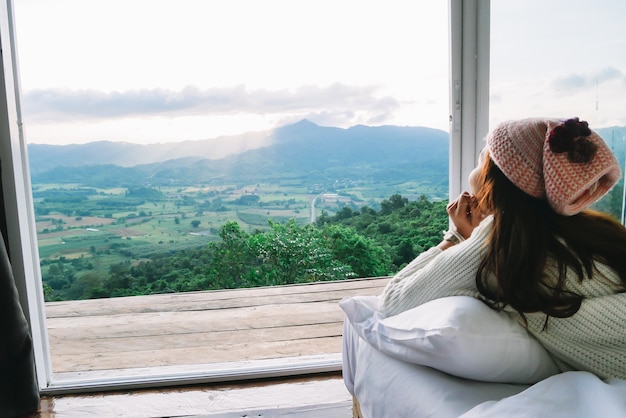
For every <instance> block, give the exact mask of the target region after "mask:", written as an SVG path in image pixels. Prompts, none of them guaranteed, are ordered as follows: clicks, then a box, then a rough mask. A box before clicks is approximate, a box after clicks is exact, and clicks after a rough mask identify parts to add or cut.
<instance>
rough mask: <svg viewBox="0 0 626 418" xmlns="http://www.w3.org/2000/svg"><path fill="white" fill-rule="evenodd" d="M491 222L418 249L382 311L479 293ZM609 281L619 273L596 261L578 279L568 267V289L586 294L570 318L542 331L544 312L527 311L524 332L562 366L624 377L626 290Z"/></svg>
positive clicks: (390, 286)
mask: <svg viewBox="0 0 626 418" xmlns="http://www.w3.org/2000/svg"><path fill="white" fill-rule="evenodd" d="M492 221H493V219H492V218H491V217H488V218H487V219H485V220H484V221H483V222H482V223H481V224H480V225H479V226H478V227H477V228H476V229H475V230H474V232H473V233H472V236H471V237H470V238H469V239H467V240H466V241H464V242H462V243H460V244H458V245H455V246H453V247H451V248H449V249H447V250H445V251H442V250H440V249H439V248H437V247H433V248H431V249H429V250H428V251H426V252H424V253H422V254H420V255H419V256H418V257H417V258H416V259H415V260H413V261H412V262H411V263H410V264H409V265H408V266H406V267H405V268H404V269H402V270H401V271H400V272H398V273H397V274H396V275H395V276H394V277H393V279H392V280H391V281H390V282H389V283H388V284H387V287H386V288H385V290H384V291H383V294H382V296H381V307H380V308H381V311H382V312H383V313H384V314H385V315H386V316H391V315H395V314H397V313H400V312H402V311H405V310H408V309H411V308H414V307H416V306H418V305H421V304H423V303H425V302H428V301H430V300H433V299H437V298H442V297H446V296H458V295H467V296H474V297H478V296H479V295H480V294H479V292H478V289H477V288H476V272H477V270H478V265H479V264H480V261H481V260H482V258H483V257H484V256H485V251H486V249H485V243H486V239H487V236H488V235H489V232H490V231H491V227H492ZM625 257H626V255H625ZM544 274H546V276H547V277H550V276H553V277H556V276H557V274H558V272H557V270H556V268H555V267H554V266H552V265H550V263H548V267H547V268H546V270H545V272H544ZM612 283H620V279H619V277H618V276H617V275H616V274H615V273H614V272H613V270H612V269H610V268H608V267H607V266H605V265H602V264H599V263H596V271H595V274H594V277H593V278H592V279H591V280H583V281H582V283H581V282H579V281H578V278H577V276H576V274H575V273H573V272H569V271H568V281H567V288H568V289H569V290H572V291H574V292H576V293H578V294H580V295H583V296H585V299H584V300H583V302H582V306H581V308H580V310H579V311H578V312H577V313H576V314H575V315H573V316H572V317H569V318H565V319H560V318H550V320H549V322H548V328H547V330H545V331H542V328H543V325H544V321H545V314H543V313H531V314H526V318H527V320H528V331H529V332H530V333H531V334H532V335H533V336H534V337H535V338H537V339H538V340H539V341H540V342H541V343H542V344H543V346H544V347H545V348H546V349H547V350H548V351H549V352H550V353H551V354H552V356H553V357H554V358H555V360H556V361H557V363H558V364H559V366H560V367H561V369H562V370H563V371H566V370H586V371H590V372H592V373H595V374H596V375H598V376H600V377H602V378H612V377H615V378H621V379H626V293H615V292H616V288H615V286H613V285H612ZM507 310H508V311H511V312H514V311H513V310H512V309H511V308H510V307H509V308H507ZM520 322H521V319H520Z"/></svg>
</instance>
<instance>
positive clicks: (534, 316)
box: [381, 118, 626, 379]
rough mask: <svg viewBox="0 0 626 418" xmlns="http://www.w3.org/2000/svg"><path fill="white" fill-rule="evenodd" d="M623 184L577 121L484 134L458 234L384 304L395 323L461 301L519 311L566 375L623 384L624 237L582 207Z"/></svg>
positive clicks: (539, 122) (537, 122) (423, 259)
mask: <svg viewBox="0 0 626 418" xmlns="http://www.w3.org/2000/svg"><path fill="white" fill-rule="evenodd" d="M619 178H620V170H619V165H618V163H617V161H616V160H615V157H614V156H613V154H612V152H611V151H610V149H609V148H608V147H607V146H606V144H605V143H604V141H603V140H602V138H600V137H599V136H598V135H597V134H596V133H595V132H593V131H591V130H590V129H589V128H588V126H587V123H586V122H581V121H579V120H578V118H574V119H569V120H567V121H563V122H560V121H556V120H545V119H525V120H519V121H510V122H506V123H503V124H501V125H499V126H498V127H497V128H496V129H494V130H493V131H492V132H491V133H490V134H489V135H488V137H487V146H486V148H485V149H484V150H483V152H482V153H481V157H480V161H479V164H478V167H476V169H474V171H472V173H471V174H470V178H469V182H470V189H471V194H470V193H463V194H462V195H461V196H459V198H458V199H456V200H455V201H454V202H451V203H450V204H449V205H448V214H449V215H450V218H451V220H452V223H453V224H454V228H453V229H452V230H451V231H449V232H448V233H446V234H445V236H444V237H445V239H444V241H442V243H441V244H439V245H438V246H437V247H433V248H431V249H430V250H428V251H426V252H424V253H423V254H421V255H420V256H419V257H417V258H416V259H415V260H414V261H412V262H411V263H410V264H409V265H408V266H407V267H405V268H404V269H403V270H402V271H400V272H399V273H398V274H397V275H396V276H395V277H394V278H393V279H392V280H391V281H390V282H389V284H388V285H387V287H386V288H385V290H384V291H383V294H382V297H381V310H382V311H383V313H384V314H385V315H387V316H390V315H394V314H397V313H399V312H402V311H405V310H407V309H410V308H413V307H415V306H418V305H421V304H423V303H425V302H427V301H429V300H432V299H436V298H441V297H445V296H453V295H469V296H474V297H479V298H481V299H483V300H485V301H486V302H487V303H489V304H490V305H491V306H493V307H495V308H497V309H504V310H507V311H511V312H517V314H518V316H519V320H520V322H521V323H522V324H524V325H525V326H527V328H528V331H529V332H530V333H531V334H532V335H533V336H535V337H536V338H537V339H538V340H539V341H540V342H541V343H542V344H543V345H544V347H545V348H546V349H547V350H548V351H550V352H551V354H552V355H553V357H554V358H555V360H556V361H557V363H558V364H559V366H560V368H561V369H562V370H563V371H566V370H586V371H590V372H593V373H595V374H597V375H598V376H600V377H603V378H610V377H617V378H622V379H623V378H626V332H625V331H624V327H626V229H625V228H624V227H622V226H621V225H620V224H619V223H617V222H615V221H614V220H612V219H611V218H610V217H608V216H606V215H602V214H600V213H596V212H592V211H589V210H587V209H586V208H587V207H588V206H589V205H591V204H592V203H593V202H595V201H596V200H598V199H599V198H601V197H602V196H603V195H604V194H606V193H607V192H608V191H609V190H610V189H611V188H612V187H613V186H614V185H615V183H616V182H617V181H618V179H619Z"/></svg>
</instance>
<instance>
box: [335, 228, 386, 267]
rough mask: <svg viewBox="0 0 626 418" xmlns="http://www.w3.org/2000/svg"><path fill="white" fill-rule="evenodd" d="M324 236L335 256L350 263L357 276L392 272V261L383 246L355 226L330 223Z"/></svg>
mask: <svg viewBox="0 0 626 418" xmlns="http://www.w3.org/2000/svg"><path fill="white" fill-rule="evenodd" d="M324 236H325V238H326V240H327V242H328V245H329V247H330V248H331V250H332V253H333V256H334V258H335V259H337V260H340V261H341V262H342V263H345V264H347V265H349V266H350V267H351V269H352V271H353V272H354V273H355V274H356V276H357V277H375V276H386V275H388V274H390V271H391V261H390V259H389V256H388V255H387V253H386V252H385V250H384V249H383V247H381V246H380V245H379V244H377V243H376V242H375V241H374V240H372V239H370V238H367V237H364V236H363V235H360V234H358V233H357V232H356V230H355V229H354V228H347V227H344V226H341V225H330V226H328V227H326V228H325V229H324Z"/></svg>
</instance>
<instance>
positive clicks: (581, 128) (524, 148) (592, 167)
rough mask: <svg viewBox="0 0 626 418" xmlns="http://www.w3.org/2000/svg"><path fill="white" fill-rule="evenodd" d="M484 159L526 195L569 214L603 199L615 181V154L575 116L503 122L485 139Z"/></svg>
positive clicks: (618, 171) (618, 173)
mask: <svg viewBox="0 0 626 418" xmlns="http://www.w3.org/2000/svg"><path fill="white" fill-rule="evenodd" d="M487 146H488V147H489V155H490V157H491V159H492V160H493V161H494V162H495V164H496V165H497V166H498V167H499V168H500V170H502V172H503V173H504V174H505V175H506V176H507V177H508V178H509V180H511V181H512V182H513V184H515V185H516V186H517V187H519V188H520V189H522V190H523V191H524V192H526V193H527V194H529V195H531V196H534V197H537V198H543V199H547V201H548V203H549V204H550V206H552V208H553V209H554V210H555V211H556V212H557V213H560V214H562V215H568V216H569V215H574V214H576V213H578V212H580V211H582V210H583V209H585V208H587V207H588V206H589V205H591V204H592V203H594V202H595V201H597V200H598V199H600V198H601V197H602V196H604V195H605V194H606V193H607V192H608V191H609V190H611V188H612V187H613V186H614V185H615V183H617V181H618V180H619V178H620V175H621V174H620V168H619V164H618V163H617V160H616V159H615V156H614V155H613V153H612V152H611V150H610V149H609V147H608V146H607V145H606V143H605V142H604V141H603V140H602V138H600V136H599V135H598V134H597V133H595V132H593V131H592V130H591V129H589V127H588V125H587V122H584V121H579V120H578V118H573V119H568V120H566V121H563V120H555V119H524V120H516V121H509V122H504V123H502V124H500V125H498V126H497V127H496V128H495V129H494V130H493V131H492V132H490V133H489V135H488V136H487Z"/></svg>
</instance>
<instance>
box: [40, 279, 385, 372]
mask: <svg viewBox="0 0 626 418" xmlns="http://www.w3.org/2000/svg"><path fill="white" fill-rule="evenodd" d="M388 280H389V279H388V278H376V279H362V280H347V281H339V282H325V283H313V284H304V285H293V286H277V287H270V288H253V289H236V290H224V291H209V292H193V293H177V294H165V295H150V296H133V297H124V298H115V299H96V300H85V301H71V302H51V303H47V304H46V315H47V318H48V321H47V325H48V333H49V340H50V351H51V358H52V368H53V371H54V373H55V374H56V373H83V372H90V371H91V372H95V371H102V372H105V371H108V372H109V373H110V372H111V371H112V370H120V369H127V368H154V367H161V366H181V365H183V366H184V365H186V366H189V365H194V364H211V363H220V364H223V363H228V362H241V361H249V360H252V361H254V360H268V359H279V358H293V357H298V356H314V355H319V354H327V353H339V352H340V351H341V327H342V321H343V312H342V311H341V309H340V308H339V306H338V302H339V301H340V300H341V299H342V298H343V297H346V296H350V295H376V294H379V293H380V292H381V291H382V288H383V287H384V285H385V284H386V283H387V281H388Z"/></svg>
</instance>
